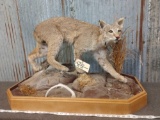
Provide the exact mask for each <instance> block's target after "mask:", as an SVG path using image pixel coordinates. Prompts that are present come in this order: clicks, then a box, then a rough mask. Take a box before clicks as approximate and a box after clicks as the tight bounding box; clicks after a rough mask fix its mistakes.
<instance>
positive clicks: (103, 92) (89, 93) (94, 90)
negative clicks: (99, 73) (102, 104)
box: [81, 85, 109, 98]
mask: <svg viewBox="0 0 160 120" xmlns="http://www.w3.org/2000/svg"><path fill="white" fill-rule="evenodd" d="M81 97H84V98H109V95H108V90H107V89H106V87H102V86H100V85H96V86H87V87H85V88H84V90H83V94H82V96H81Z"/></svg>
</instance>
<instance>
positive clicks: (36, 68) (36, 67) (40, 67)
mask: <svg viewBox="0 0 160 120" xmlns="http://www.w3.org/2000/svg"><path fill="white" fill-rule="evenodd" d="M33 70H34V72H38V71H40V70H42V66H34V67H33Z"/></svg>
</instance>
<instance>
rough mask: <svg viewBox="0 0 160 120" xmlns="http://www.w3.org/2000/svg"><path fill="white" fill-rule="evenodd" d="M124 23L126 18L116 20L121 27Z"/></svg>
mask: <svg viewBox="0 0 160 120" xmlns="http://www.w3.org/2000/svg"><path fill="white" fill-rule="evenodd" d="M123 23H124V18H120V19H119V20H117V21H116V24H118V25H119V26H121V27H123Z"/></svg>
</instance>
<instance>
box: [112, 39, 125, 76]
mask: <svg viewBox="0 0 160 120" xmlns="http://www.w3.org/2000/svg"><path fill="white" fill-rule="evenodd" d="M126 51H127V48H126V37H123V38H122V40H120V41H118V43H116V44H115V45H114V46H113V53H112V56H111V58H112V62H113V67H114V68H115V70H116V71H117V72H118V73H121V72H122V69H123V63H124V60H125V57H126Z"/></svg>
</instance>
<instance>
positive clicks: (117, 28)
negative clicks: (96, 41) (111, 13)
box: [99, 18, 124, 46]
mask: <svg viewBox="0 0 160 120" xmlns="http://www.w3.org/2000/svg"><path fill="white" fill-rule="evenodd" d="M123 22H124V18H120V19H118V20H117V21H115V23H113V24H111V25H110V24H107V23H105V22H104V21H101V20H100V21H99V25H100V34H101V38H102V39H101V40H102V41H101V42H102V44H103V45H105V46H106V45H107V44H108V43H109V42H111V41H113V42H114V43H116V42H118V41H119V40H121V35H122V28H123Z"/></svg>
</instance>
